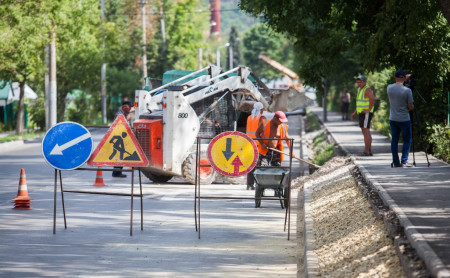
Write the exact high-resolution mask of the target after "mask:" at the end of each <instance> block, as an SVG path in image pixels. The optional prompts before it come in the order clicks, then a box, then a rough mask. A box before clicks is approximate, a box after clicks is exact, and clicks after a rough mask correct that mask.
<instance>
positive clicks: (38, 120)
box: [29, 98, 45, 130]
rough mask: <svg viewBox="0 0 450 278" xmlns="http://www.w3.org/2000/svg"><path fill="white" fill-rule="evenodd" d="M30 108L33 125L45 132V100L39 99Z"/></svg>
mask: <svg viewBox="0 0 450 278" xmlns="http://www.w3.org/2000/svg"><path fill="white" fill-rule="evenodd" d="M29 108H30V110H29V113H30V122H31V125H36V126H37V127H38V128H39V129H40V130H45V100H44V99H43V98H37V99H36V100H35V101H34V102H33V104H31V105H30V107H29Z"/></svg>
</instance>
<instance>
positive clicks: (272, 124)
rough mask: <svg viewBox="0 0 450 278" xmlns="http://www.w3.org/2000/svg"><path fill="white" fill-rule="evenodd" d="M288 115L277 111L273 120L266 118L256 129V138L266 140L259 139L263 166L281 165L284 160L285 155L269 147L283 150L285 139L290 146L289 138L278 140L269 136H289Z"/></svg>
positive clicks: (284, 137) (281, 137) (260, 157)
mask: <svg viewBox="0 0 450 278" xmlns="http://www.w3.org/2000/svg"><path fill="white" fill-rule="evenodd" d="M287 121H288V120H287V117H286V115H285V114H284V113H283V112H282V111H277V112H275V115H274V117H273V119H272V120H268V119H264V120H262V121H261V125H259V126H258V129H257V130H256V138H261V139H265V140H260V141H259V143H260V144H259V147H258V151H259V163H260V165H263V166H269V165H270V166H280V165H281V162H282V161H283V155H282V154H280V153H279V152H276V151H272V150H270V149H269V148H272V149H277V150H279V151H283V149H284V148H283V141H285V142H286V144H287V146H288V147H289V141H288V140H277V139H269V138H279V139H286V138H289V134H288V128H289V126H288V125H287V124H285V123H286V122H287Z"/></svg>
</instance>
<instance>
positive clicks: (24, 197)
mask: <svg viewBox="0 0 450 278" xmlns="http://www.w3.org/2000/svg"><path fill="white" fill-rule="evenodd" d="M31 200H32V199H31V198H30V196H28V186H27V177H26V176H25V169H23V168H22V169H21V170H20V179H19V191H18V192H17V197H16V198H15V199H13V200H12V201H14V208H15V209H31Z"/></svg>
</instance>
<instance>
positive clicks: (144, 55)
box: [141, 0, 147, 88]
mask: <svg viewBox="0 0 450 278" xmlns="http://www.w3.org/2000/svg"><path fill="white" fill-rule="evenodd" d="M145 3H146V2H145V0H141V17H142V75H143V78H142V88H144V87H145V78H146V77H147V38H146V36H147V35H146V30H145V29H146V28H145V23H146V21H147V19H146V14H145Z"/></svg>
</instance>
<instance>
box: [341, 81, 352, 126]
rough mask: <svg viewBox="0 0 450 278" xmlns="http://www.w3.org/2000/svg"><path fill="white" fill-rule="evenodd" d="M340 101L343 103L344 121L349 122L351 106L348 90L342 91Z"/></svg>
mask: <svg viewBox="0 0 450 278" xmlns="http://www.w3.org/2000/svg"><path fill="white" fill-rule="evenodd" d="M339 100H340V101H341V113H342V120H343V121H347V120H348V107H349V106H350V93H349V92H348V89H347V88H344V90H343V91H342V93H341V95H340V97H339Z"/></svg>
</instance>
